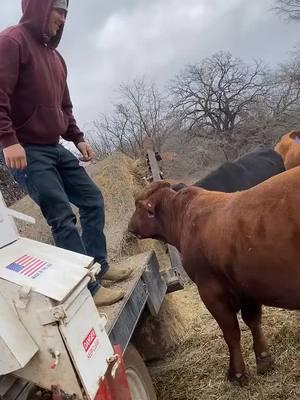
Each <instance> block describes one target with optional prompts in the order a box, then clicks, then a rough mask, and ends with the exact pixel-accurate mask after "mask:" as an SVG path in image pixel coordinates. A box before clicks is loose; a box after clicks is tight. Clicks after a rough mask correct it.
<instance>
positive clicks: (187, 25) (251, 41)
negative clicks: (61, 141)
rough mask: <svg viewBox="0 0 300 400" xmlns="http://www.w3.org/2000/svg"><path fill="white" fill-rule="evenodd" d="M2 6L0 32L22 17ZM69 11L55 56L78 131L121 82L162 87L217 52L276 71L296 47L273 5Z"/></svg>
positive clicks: (145, 5) (139, 3)
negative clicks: (142, 79)
mask: <svg viewBox="0 0 300 400" xmlns="http://www.w3.org/2000/svg"><path fill="white" fill-rule="evenodd" d="M41 1H42V0H41ZM1 3H2V4H1V13H0V30H2V29H4V28H5V27H6V26H9V25H12V24H14V23H16V22H17V21H18V19H19V17H20V15H21V11H20V8H21V0H8V1H2V2H1ZM70 3H71V4H70V12H69V15H68V19H67V23H66V28H65V33H64V36H63V39H62V42H61V45H60V47H59V50H60V52H61V53H62V54H63V56H64V57H65V59H66V62H67V65H68V69H69V86H70V91H71V95H72V100H73V103H74V113H75V116H76V118H77V121H78V123H79V125H80V127H81V128H83V129H87V128H88V126H89V125H90V123H91V121H93V120H94V119H96V117H97V114H98V113H100V112H103V111H106V110H108V109H109V107H110V104H111V103H112V100H113V95H114V93H115V92H114V90H115V89H117V88H118V86H119V84H120V83H121V82H124V81H125V82H127V81H130V80H132V79H134V78H135V77H139V76H143V75H145V76H148V77H149V78H151V79H153V80H155V81H157V82H158V83H159V84H163V83H164V82H165V81H166V80H167V79H169V78H171V77H172V76H174V74H176V73H177V72H179V71H180V70H181V69H182V68H183V67H184V66H185V65H186V64H187V63H194V62H198V61H200V60H201V59H202V58H204V57H207V56H210V55H212V54H213V53H215V52H217V51H220V50H226V51H230V52H232V53H233V54H234V55H235V56H238V57H242V58H244V59H246V60H248V59H251V58H261V59H263V60H264V61H265V62H266V63H267V64H269V65H270V66H275V65H276V64H278V63H280V62H282V61H284V60H285V59H286V58H288V56H289V51H291V50H293V48H294V47H295V46H296V45H297V44H298V41H299V28H300V24H298V25H297V24H296V23H287V22H286V21H284V20H283V19H280V18H279V17H278V16H277V15H275V14H274V13H273V12H271V11H270V8H271V6H272V0H251V1H247V0H110V1H108V0H105V1H104V0H71V1H70Z"/></svg>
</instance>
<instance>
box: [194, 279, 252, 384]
mask: <svg viewBox="0 0 300 400" xmlns="http://www.w3.org/2000/svg"><path fill="white" fill-rule="evenodd" d="M198 290H199V294H200V297H201V299H202V300H203V302H204V304H205V306H206V307H207V309H208V310H209V312H210V313H211V314H212V316H213V317H214V318H215V320H216V321H217V323H218V325H219V326H220V328H221V330H222V332H223V336H224V339H225V341H226V343H227V346H228V349H229V353H230V363H229V370H228V378H229V380H230V381H231V382H233V383H239V384H240V385H244V384H246V383H247V381H248V376H247V373H246V369H245V363H244V360H243V356H242V351H241V341H240V337H241V332H240V327H239V324H238V320H237V315H236V312H237V310H235V309H234V307H233V306H232V305H231V304H230V294H229V293H228V291H227V290H226V288H225V287H224V286H223V285H222V284H221V283H219V282H217V281H213V282H211V281H210V282H201V284H198Z"/></svg>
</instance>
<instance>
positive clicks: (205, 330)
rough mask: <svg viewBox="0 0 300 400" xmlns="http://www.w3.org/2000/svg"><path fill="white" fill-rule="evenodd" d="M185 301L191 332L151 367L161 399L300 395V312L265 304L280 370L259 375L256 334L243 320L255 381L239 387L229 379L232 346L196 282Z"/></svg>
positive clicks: (265, 322)
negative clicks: (212, 314) (174, 349)
mask: <svg viewBox="0 0 300 400" xmlns="http://www.w3.org/2000/svg"><path fill="white" fill-rule="evenodd" d="M184 292H185V296H187V298H188V299H189V301H188V302H185V303H182V304H181V309H182V312H183V313H184V314H185V315H186V316H187V317H188V315H190V323H189V324H188V325H187V331H189V334H188V337H187V338H186V340H185V341H184V343H183V344H182V345H181V346H179V348H178V349H177V350H176V351H175V352H174V353H172V354H170V355H169V356H168V357H167V358H165V359H164V360H163V361H160V362H159V363H155V364H152V365H151V367H150V371H151V374H152V377H153V379H154V382H155V386H156V390H157V393H158V399H159V400H200V399H203V400H206V399H223V400H231V399H234V400H245V399H249V400H250V399H251V400H256V399H259V400H265V399H270V400H271V399H272V400H277V399H278V400H279V399H280V400H283V399H285V400H287V399H289V400H290V399H299V398H300V360H299V354H300V353H299V352H300V315H299V313H298V312H290V311H286V310H279V309H272V308H265V309H264V317H263V326H264V331H265V333H266V336H267V339H268V340H269V343H270V345H271V351H272V354H273V355H274V357H275V362H276V365H275V369H274V371H272V372H270V373H268V374H267V375H265V376H257V375H256V369H255V368H256V367H255V359H254V353H253V351H252V338H251V335H250V332H249V330H248V328H247V327H246V326H245V325H244V324H243V322H242V321H241V324H240V325H241V329H242V346H243V354H244V356H245V362H246V364H247V366H248V367H249V370H250V384H249V385H248V386H246V387H243V388H239V387H235V386H232V385H231V384H229V383H227V381H226V379H225V374H226V369H227V366H228V350H227V346H226V345H225V342H224V340H223V338H222V334H221V331H220V329H219V328H218V326H217V324H216V322H215V320H214V319H213V318H212V317H211V315H210V314H209V313H208V311H207V310H206V308H205V307H204V305H203V303H201V302H200V299H199V296H198V293H197V290H196V288H195V286H190V287H188V288H187V289H185V291H183V292H182V296H184Z"/></svg>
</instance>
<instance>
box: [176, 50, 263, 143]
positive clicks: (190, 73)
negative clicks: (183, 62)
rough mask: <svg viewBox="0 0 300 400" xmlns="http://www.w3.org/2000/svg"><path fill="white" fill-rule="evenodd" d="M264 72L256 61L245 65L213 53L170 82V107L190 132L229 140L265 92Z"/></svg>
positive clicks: (232, 58)
mask: <svg viewBox="0 0 300 400" xmlns="http://www.w3.org/2000/svg"><path fill="white" fill-rule="evenodd" d="M266 75H267V73H266V69H265V68H264V67H263V65H262V64H261V63H259V62H255V63H254V64H253V65H247V64H245V63H243V62H242V61H241V60H240V59H238V58H234V57H233V56H232V55H231V54H230V53H224V52H221V53H217V54H215V55H213V56H212V57H211V58H207V59H205V60H203V61H202V62H201V63H200V64H199V65H190V66H188V67H186V69H185V70H184V71H183V73H182V74H181V75H178V76H177V77H176V78H175V79H174V80H173V81H172V82H171V85H170V91H171V96H172V98H173V104H172V109H173V111H174V112H177V113H178V115H179V117H180V118H181V120H182V122H183V125H184V126H185V127H186V128H187V129H188V130H189V131H190V133H191V134H192V135H193V136H204V135H206V136H210V137H218V138H222V137H225V136H226V137H227V138H226V139H227V141H231V140H233V138H231V133H232V132H233V131H234V129H235V128H236V127H237V126H238V125H239V124H240V123H241V121H242V119H243V115H245V114H247V113H248V112H249V110H250V108H251V107H252V106H253V104H254V103H256V102H258V100H259V99H261V98H263V97H264V96H265V95H266V94H267V92H268V90H269V88H268V86H266V84H265V82H266Z"/></svg>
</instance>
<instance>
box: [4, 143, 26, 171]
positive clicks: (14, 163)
mask: <svg viewBox="0 0 300 400" xmlns="http://www.w3.org/2000/svg"><path fill="white" fill-rule="evenodd" d="M3 154H4V159H5V164H6V165H7V166H8V168H12V169H24V168H26V167H27V158H26V152H25V150H24V148H23V146H21V145H20V144H13V145H12V146H8V147H6V148H5V149H3Z"/></svg>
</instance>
